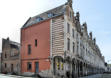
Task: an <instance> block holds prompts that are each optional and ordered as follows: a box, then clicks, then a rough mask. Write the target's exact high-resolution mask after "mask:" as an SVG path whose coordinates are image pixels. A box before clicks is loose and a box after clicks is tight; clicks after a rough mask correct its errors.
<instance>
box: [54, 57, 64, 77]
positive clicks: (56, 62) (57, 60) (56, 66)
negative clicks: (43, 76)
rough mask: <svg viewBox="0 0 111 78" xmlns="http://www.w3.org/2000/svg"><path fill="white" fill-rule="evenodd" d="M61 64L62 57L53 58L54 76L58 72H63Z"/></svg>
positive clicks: (62, 61)
mask: <svg viewBox="0 0 111 78" xmlns="http://www.w3.org/2000/svg"><path fill="white" fill-rule="evenodd" d="M63 63H64V59H63V57H62V56H54V57H53V71H54V75H56V74H58V73H59V72H58V71H59V70H63V69H64V67H63Z"/></svg>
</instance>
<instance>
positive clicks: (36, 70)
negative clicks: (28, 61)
mask: <svg viewBox="0 0 111 78" xmlns="http://www.w3.org/2000/svg"><path fill="white" fill-rule="evenodd" d="M35 73H39V62H35Z"/></svg>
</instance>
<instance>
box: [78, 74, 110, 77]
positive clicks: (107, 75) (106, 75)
mask: <svg viewBox="0 0 111 78" xmlns="http://www.w3.org/2000/svg"><path fill="white" fill-rule="evenodd" d="M80 78H111V74H97V75H91V76H86V77H80Z"/></svg>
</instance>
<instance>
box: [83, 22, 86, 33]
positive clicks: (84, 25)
mask: <svg viewBox="0 0 111 78" xmlns="http://www.w3.org/2000/svg"><path fill="white" fill-rule="evenodd" d="M83 27H84V29H85V31H87V23H86V22H85V23H83Z"/></svg>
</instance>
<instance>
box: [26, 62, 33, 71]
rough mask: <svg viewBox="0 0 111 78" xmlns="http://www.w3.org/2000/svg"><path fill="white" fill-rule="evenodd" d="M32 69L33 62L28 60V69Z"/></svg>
mask: <svg viewBox="0 0 111 78" xmlns="http://www.w3.org/2000/svg"><path fill="white" fill-rule="evenodd" d="M31 69H32V63H31V62H28V63H27V70H31Z"/></svg>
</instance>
